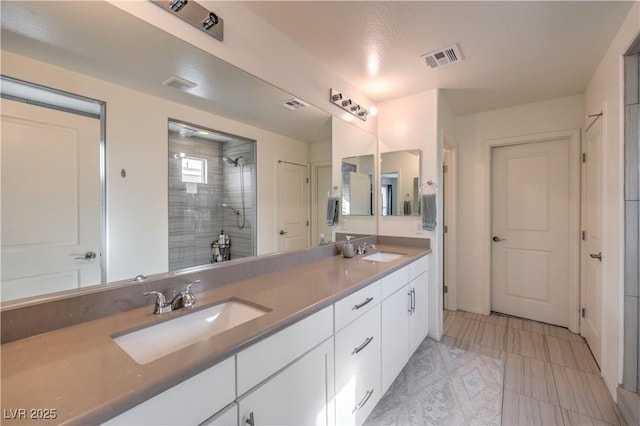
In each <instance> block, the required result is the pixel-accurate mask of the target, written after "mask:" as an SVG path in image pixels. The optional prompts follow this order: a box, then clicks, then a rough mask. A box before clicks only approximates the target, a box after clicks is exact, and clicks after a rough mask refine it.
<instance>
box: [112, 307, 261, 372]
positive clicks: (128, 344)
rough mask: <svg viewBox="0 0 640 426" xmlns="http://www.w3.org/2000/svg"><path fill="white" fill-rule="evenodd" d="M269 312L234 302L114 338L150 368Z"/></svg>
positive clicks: (129, 353) (126, 350)
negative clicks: (158, 361) (188, 347)
mask: <svg viewBox="0 0 640 426" xmlns="http://www.w3.org/2000/svg"><path fill="white" fill-rule="evenodd" d="M269 311H270V309H268V308H263V307H260V306H256V305H253V304H249V303H247V302H243V301H241V300H237V299H232V300H229V301H227V302H223V303H218V304H216V305H213V306H210V307H208V308H205V309H201V310H199V311H194V312H192V313H189V314H186V315H182V316H180V317H178V318H174V319H170V320H168V321H164V322H161V323H160V324H156V325H152V326H150V327H146V328H143V329H140V330H136V331H132V332H125V333H124V334H121V335H118V336H112V338H113V340H114V341H115V342H116V343H117V344H118V345H119V346H120V347H121V348H122V349H123V350H124V351H125V352H126V353H127V354H128V355H129V356H130V357H131V358H133V359H134V361H136V362H137V363H138V364H147V363H149V362H151V361H154V360H156V359H158V358H162V357H163V356H165V355H169V354H170V353H172V352H175V351H177V350H179V349H182V348H186V347H187V346H189V345H192V344H193V343H196V342H198V341H200V340H205V339H207V338H209V337H211V336H215V335H216V334H219V333H222V332H223V331H226V330H229V329H231V328H233V327H236V326H238V325H240V324H242V323H245V322H247V321H250V320H252V319H254V318H257V317H259V316H261V315H264V314H265V313H267V312H269ZM177 312H179V311H177ZM165 315H171V313H169V314H165Z"/></svg>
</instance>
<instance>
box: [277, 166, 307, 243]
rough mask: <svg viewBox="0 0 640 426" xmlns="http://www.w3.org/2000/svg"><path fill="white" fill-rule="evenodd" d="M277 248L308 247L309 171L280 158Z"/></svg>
mask: <svg viewBox="0 0 640 426" xmlns="http://www.w3.org/2000/svg"><path fill="white" fill-rule="evenodd" d="M277 180H278V188H277V189H276V192H277V195H276V198H277V203H278V206H277V211H278V215H277V221H278V235H277V236H276V238H278V250H279V251H290V250H298V249H302V248H306V247H308V244H309V243H308V241H309V207H308V206H309V174H308V168H307V166H303V165H299V164H293V163H289V162H286V161H278V167H277Z"/></svg>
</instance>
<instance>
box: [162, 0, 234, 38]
mask: <svg viewBox="0 0 640 426" xmlns="http://www.w3.org/2000/svg"><path fill="white" fill-rule="evenodd" d="M151 2H152V3H153V4H155V5H157V6H160V7H161V8H163V9H164V10H166V11H168V12H171V13H172V14H174V15H175V16H177V17H178V18H180V19H182V20H183V21H185V22H188V23H189V24H191V25H193V26H194V27H196V28H199V29H200V30H202V31H204V32H205V33H207V34H209V35H210V36H212V37H214V38H216V39H217V40H220V41H222V39H223V36H224V20H223V19H222V18H220V17H219V16H218V15H216V14H215V13H214V12H211V11H210V10H208V9H206V8H205V7H203V6H201V5H199V4H198V3H197V2H195V1H194V0H151Z"/></svg>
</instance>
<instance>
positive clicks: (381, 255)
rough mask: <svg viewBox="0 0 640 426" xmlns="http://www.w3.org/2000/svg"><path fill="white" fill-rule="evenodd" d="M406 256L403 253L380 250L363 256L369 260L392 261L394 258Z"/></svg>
mask: <svg viewBox="0 0 640 426" xmlns="http://www.w3.org/2000/svg"><path fill="white" fill-rule="evenodd" d="M402 256H404V254H401V253H391V252H387V251H379V252H377V253H373V254H369V255H367V256H363V257H362V259H363V260H369V261H371V262H391V261H392V260H396V259H399V258H401V257H402Z"/></svg>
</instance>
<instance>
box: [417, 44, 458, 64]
mask: <svg viewBox="0 0 640 426" xmlns="http://www.w3.org/2000/svg"><path fill="white" fill-rule="evenodd" d="M420 58H422V60H423V61H424V63H425V64H426V65H427V67H429V68H438V67H441V66H444V65H447V64H451V63H453V62H458V61H461V60H462V59H464V57H463V56H462V52H461V51H460V46H458V45H457V44H454V45H451V46H448V47H445V48H444V49H440V50H436V51H434V52H430V53H425V54H424V55H422V56H420Z"/></svg>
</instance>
